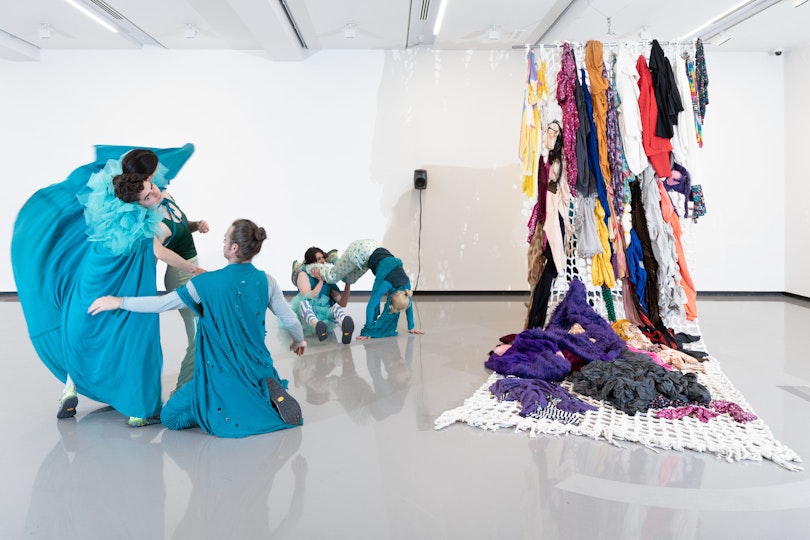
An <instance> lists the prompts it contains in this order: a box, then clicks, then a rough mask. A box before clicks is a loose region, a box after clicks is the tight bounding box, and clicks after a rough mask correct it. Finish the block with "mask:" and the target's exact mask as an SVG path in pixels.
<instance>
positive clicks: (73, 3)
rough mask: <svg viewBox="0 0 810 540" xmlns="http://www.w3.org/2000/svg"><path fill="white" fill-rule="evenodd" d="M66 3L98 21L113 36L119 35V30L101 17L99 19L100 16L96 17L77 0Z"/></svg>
mask: <svg viewBox="0 0 810 540" xmlns="http://www.w3.org/2000/svg"><path fill="white" fill-rule="evenodd" d="M65 2H67V3H68V4H70V5H71V6H73V7H74V8H76V9H78V10H79V11H81V12H82V13H84V14H85V15H87V16H88V17H90V18H91V19H93V20H94V21H96V22H97V23H98V24H100V25H101V26H103V27H104V28H106V29H107V30H109V31H110V32H112V33H113V34H117V33H118V29H117V28H115V27H114V26H113V25H111V24H109V23H107V22H105V21H104V20H103V19H102V18H101V17H99V16H98V15H96V14H95V13H93V12H92V11H90V10H89V9H87V8H86V7H84V6H82V5H81V4H79V3H77V2H75V0H65Z"/></svg>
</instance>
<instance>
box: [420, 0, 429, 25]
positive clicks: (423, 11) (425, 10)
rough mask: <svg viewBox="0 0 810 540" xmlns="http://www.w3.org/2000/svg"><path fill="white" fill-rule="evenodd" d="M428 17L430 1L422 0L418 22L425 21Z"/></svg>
mask: <svg viewBox="0 0 810 540" xmlns="http://www.w3.org/2000/svg"><path fill="white" fill-rule="evenodd" d="M428 17H430V0H422V8H421V9H420V10H419V20H420V21H426V20H428Z"/></svg>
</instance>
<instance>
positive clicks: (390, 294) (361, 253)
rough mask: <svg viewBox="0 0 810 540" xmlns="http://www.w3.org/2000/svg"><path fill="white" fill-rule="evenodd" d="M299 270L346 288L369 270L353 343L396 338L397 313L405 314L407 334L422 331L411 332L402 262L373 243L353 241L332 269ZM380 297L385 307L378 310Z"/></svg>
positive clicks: (319, 266)
mask: <svg viewBox="0 0 810 540" xmlns="http://www.w3.org/2000/svg"><path fill="white" fill-rule="evenodd" d="M302 268H303V269H304V271H306V272H307V273H308V274H310V275H312V274H313V272H318V273H319V274H320V276H322V277H323V280H324V281H325V282H326V283H337V282H338V281H341V280H342V281H344V282H345V283H346V284H351V283H355V282H356V281H357V280H358V279H360V278H361V277H362V276H363V274H365V273H366V272H367V271H368V270H371V273H372V274H374V286H373V288H372V291H371V297H370V298H369V300H368V304H367V305H366V324H365V326H363V329H362V330H361V331H360V336H359V337H358V338H357V339H371V338H378V337H388V336H396V335H397V324H398V323H399V314H400V312H401V311H405V316H406V317H407V319H408V332H410V333H411V334H424V331H423V330H416V329H415V328H414V321H413V303H412V302H411V280H410V279H409V278H408V275H407V274H406V273H405V270H403V268H402V261H401V260H400V259H398V258H396V257H394V256H393V255H392V254H391V252H390V251H388V250H387V249H385V248H384V247H382V246H381V245H380V243H379V242H377V241H376V240H355V241H354V242H352V243H351V244H349V247H347V248H346V251H345V252H343V254H342V255H341V256H340V257H338V259H337V260H336V261H335V264H334V266H327V265H324V264H308V265H304V266H303V267H302ZM383 297H385V298H386V301H385V307H384V308H383V309H382V310H380V302H381V301H382V299H383Z"/></svg>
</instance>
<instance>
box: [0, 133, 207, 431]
mask: <svg viewBox="0 0 810 540" xmlns="http://www.w3.org/2000/svg"><path fill="white" fill-rule="evenodd" d="M134 148H145V147H135V146H108V145H100V146H96V161H94V162H93V163H88V164H86V165H83V166H81V167H79V168H77V169H76V170H74V171H73V172H72V173H71V174H70V176H68V178H67V179H66V180H64V181H62V182H59V183H56V184H53V185H50V186H48V187H45V188H43V189H40V190H39V191H37V192H36V193H35V194H34V195H33V196H32V197H31V198H30V199H29V200H28V201H27V202H26V203H25V205H24V206H23V207H22V209H21V210H20V212H19V214H18V216H17V220H16V221H15V224H14V232H13V236H12V241H11V264H12V269H13V272H14V279H15V282H16V285H17V293H18V295H19V299H20V304H21V305H22V308H23V314H24V316H25V320H26V323H27V325H28V333H29V336H30V338H31V342H32V343H33V345H34V349H35V350H36V352H37V354H38V355H39V357H40V359H41V360H42V362H43V363H44V364H45V366H46V367H47V368H48V369H49V370H50V371H51V372H52V373H53V374H54V375H55V376H56V377H57V378H58V379H59V380H61V381H63V382H64V381H65V379H66V375H67V374H68V373H69V374H70V377H71V379H72V380H73V381H74V382H75V383H76V386H77V390H78V391H79V393H81V394H83V395H85V396H87V397H89V398H91V399H94V400H96V401H100V402H102V403H107V404H109V405H112V406H113V407H114V408H115V409H117V410H118V411H119V412H121V413H123V414H125V415H128V416H137V417H141V418H146V417H148V416H151V415H153V414H156V413H157V412H159V411H160V404H161V399H160V398H161V395H160V372H161V369H162V365H163V358H162V353H161V349H160V334H159V321H158V316H157V315H154V314H140V313H129V312H124V311H119V312H107V313H101V314H99V315H97V316H95V317H91V316H90V315H88V314H87V308H88V306H89V305H90V303H91V302H92V301H93V300H94V299H96V298H97V297H99V296H103V295H108V294H112V295H116V296H139V295H154V294H156V293H157V287H156V279H155V278H156V270H155V263H156V261H155V256H154V252H153V249H152V239H151V238H144V239H142V240H140V241H138V242H135V243H134V244H133V245H132V247H131V250H130V251H129V252H128V253H125V254H121V255H116V254H113V253H111V252H110V251H109V250H107V249H106V248H105V247H104V245H103V244H102V243H100V242H90V241H89V240H88V236H87V234H88V233H87V230H88V224H87V223H86V221H85V216H84V206H83V205H82V203H81V202H80V200H79V198H78V196H79V195H81V194H86V192H87V189H88V188H87V184H88V181H89V180H90V177H91V176H92V175H94V174H95V173H98V172H100V171H102V170H104V169H105V166H107V165H108V162H109V161H110V160H120V158H121V156H122V155H123V154H125V153H126V152H128V151H129V150H132V149H134ZM151 150H153V151H154V152H155V153H156V154H157V155H158V157H159V159H160V163H161V165H162V166H163V167H165V169H166V170H165V171H164V174H163V176H164V177H165V179H166V180H167V181H168V180H171V179H172V178H174V176H175V175H176V174H177V172H178V171H179V170H180V169H181V168H182V166H183V165H184V164H185V162H186V161H187V160H188V159H189V158H190V157H191V154H192V153H193V152H194V146H193V145H191V144H186V145H185V146H182V147H179V148H163V149H161V148H151Z"/></svg>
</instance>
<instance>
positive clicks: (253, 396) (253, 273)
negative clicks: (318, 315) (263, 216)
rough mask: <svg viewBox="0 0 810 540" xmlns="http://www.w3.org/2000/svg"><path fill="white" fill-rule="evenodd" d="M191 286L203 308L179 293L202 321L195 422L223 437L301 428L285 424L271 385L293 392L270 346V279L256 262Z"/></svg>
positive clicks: (194, 391) (196, 365) (208, 276)
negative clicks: (267, 323) (267, 320)
mask: <svg viewBox="0 0 810 540" xmlns="http://www.w3.org/2000/svg"><path fill="white" fill-rule="evenodd" d="M191 283H193V284H194V288H195V289H196V290H197V294H198V295H199V297H200V303H199V304H197V303H196V302H195V301H194V299H193V298H192V297H191V295H190V294H189V293H188V290H187V286H185V285H184V286H183V287H180V288H179V289H177V294H179V295H180V298H182V300H183V302H185V303H186V305H188V307H189V308H191V309H192V310H193V311H194V312H195V313H196V314H197V315H198V316H199V319H198V327H197V353H196V356H195V358H194V378H193V379H192V380H191V382H189V383H188V384H189V385H192V399H191V411H190V412H191V416H192V417H193V419H194V420H195V421H196V423H197V424H198V425H199V426H200V428H202V429H203V430H204V431H205V432H207V433H210V434H212V435H217V436H219V437H233V438H238V437H247V436H249V435H257V434H260V433H269V432H271V431H278V430H281V429H287V428H292V427H296V426H294V425H292V424H286V423H285V422H284V421H283V420H282V419H281V416H280V415H279V413H278V411H277V410H276V409H275V407H274V405H273V403H272V401H271V398H270V392H269V390H268V388H267V383H266V382H265V379H267V378H268V377H272V378H274V379H276V380H277V381H279V383H281V385H282V386H283V387H284V388H286V387H287V380H286V379H281V378H279V375H278V372H277V371H276V368H275V366H274V365H273V359H272V357H271V356H270V351H269V350H268V349H267V345H266V344H265V334H266V330H265V317H266V314H267V306H268V303H269V301H270V298H269V297H268V290H267V286H268V285H267V275H266V274H265V273H264V272H263V271H261V270H258V269H257V268H256V267H255V266H253V264H251V263H237V264H229V265H228V266H226V267H225V268H222V269H220V270H216V271H213V272H206V273H205V274H200V275H199V276H195V277H194V278H192V280H191ZM184 389H185V388H183V389H181V390H184Z"/></svg>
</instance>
